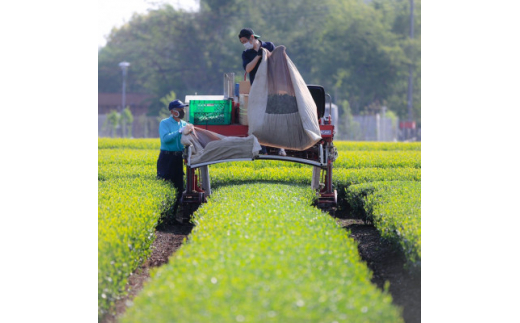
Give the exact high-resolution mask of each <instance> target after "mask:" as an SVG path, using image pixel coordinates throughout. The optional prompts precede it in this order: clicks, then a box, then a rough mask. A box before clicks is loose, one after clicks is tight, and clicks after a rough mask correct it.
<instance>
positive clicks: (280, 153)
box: [278, 148, 287, 156]
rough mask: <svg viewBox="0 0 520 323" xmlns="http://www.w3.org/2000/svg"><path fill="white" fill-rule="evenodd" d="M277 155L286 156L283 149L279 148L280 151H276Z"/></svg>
mask: <svg viewBox="0 0 520 323" xmlns="http://www.w3.org/2000/svg"><path fill="white" fill-rule="evenodd" d="M278 155H280V156H287V153H286V152H285V149H283V148H280V150H279V151H278Z"/></svg>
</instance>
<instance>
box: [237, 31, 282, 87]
mask: <svg viewBox="0 0 520 323" xmlns="http://www.w3.org/2000/svg"><path fill="white" fill-rule="evenodd" d="M238 39H239V40H240V42H241V43H242V44H243V45H244V47H245V50H244V51H243V52H242V65H243V67H244V70H245V71H246V73H249V81H250V82H251V85H253V81H254V80H255V75H256V71H257V70H258V66H260V62H261V61H262V51H261V50H260V48H265V49H267V51H268V54H267V55H268V56H267V57H269V56H270V52H272V51H273V50H274V44H273V43H271V42H263V41H261V40H260V36H258V35H256V34H255V32H254V31H253V29H251V28H244V29H242V30H241V31H240V34H238Z"/></svg>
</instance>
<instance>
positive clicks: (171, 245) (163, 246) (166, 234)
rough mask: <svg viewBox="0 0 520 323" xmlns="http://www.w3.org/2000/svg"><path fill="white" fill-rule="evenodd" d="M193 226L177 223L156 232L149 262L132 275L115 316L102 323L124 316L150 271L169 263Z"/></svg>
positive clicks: (159, 228) (117, 303) (114, 320)
mask: <svg viewBox="0 0 520 323" xmlns="http://www.w3.org/2000/svg"><path fill="white" fill-rule="evenodd" d="M192 229H193V225H191V224H179V223H177V222H175V221H172V222H171V223H162V224H160V225H159V226H158V227H157V229H156V231H155V234H156V238H155V241H154V243H153V245H152V254H151V255H150V257H149V258H148V260H147V261H146V262H145V263H143V264H142V265H141V266H140V267H139V268H137V270H136V271H135V272H134V273H132V275H131V276H130V278H129V279H128V283H127V285H126V290H127V295H126V296H123V297H122V298H121V299H119V300H118V301H117V302H116V305H115V311H116V313H115V315H106V316H105V317H104V318H103V320H101V323H115V322H117V318H118V317H120V316H121V315H123V314H124V312H125V310H126V307H127V306H128V305H130V304H132V300H133V299H134V297H135V296H136V295H137V294H138V293H139V291H140V290H141V289H142V288H143V285H144V284H145V283H146V282H147V281H148V280H149V279H150V269H151V268H154V267H159V266H162V265H164V264H166V263H168V259H169V258H170V256H171V255H173V254H174V253H175V251H176V250H177V249H179V247H180V246H181V245H182V243H183V241H184V239H185V238H186V239H187V238H188V235H189V234H190V233H191V230H192Z"/></svg>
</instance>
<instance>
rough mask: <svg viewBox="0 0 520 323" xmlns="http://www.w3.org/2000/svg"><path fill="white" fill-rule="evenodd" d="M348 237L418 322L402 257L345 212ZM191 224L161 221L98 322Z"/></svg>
mask: <svg viewBox="0 0 520 323" xmlns="http://www.w3.org/2000/svg"><path fill="white" fill-rule="evenodd" d="M336 221H337V222H338V224H340V225H341V226H342V227H343V228H345V229H346V230H349V231H350V233H351V237H352V238H353V239H354V240H356V241H357V242H358V250H359V254H360V255H361V257H362V258H363V260H364V261H365V262H366V263H367V265H368V267H369V268H370V269H371V270H372V271H373V277H372V282H373V283H374V284H376V285H377V286H378V287H379V288H380V289H383V288H384V284H385V282H386V281H388V282H389V283H390V288H389V291H390V293H391V295H392V298H393V303H394V305H396V306H398V307H400V308H402V309H403V318H404V321H405V322H406V323H418V322H421V279H420V275H419V276H417V275H415V276H413V275H411V274H410V273H408V272H407V271H406V270H405V269H404V263H405V260H404V257H403V256H402V254H401V253H400V252H399V251H396V250H395V248H393V247H392V246H391V245H390V244H389V243H388V242H386V241H384V240H383V239H381V236H380V235H379V232H377V229H376V228H375V227H374V226H373V225H369V224H365V223H364V222H363V221H362V220H359V219H353V218H349V217H348V215H346V216H341V214H339V217H337V218H336ZM192 229H193V226H192V225H190V224H163V225H161V226H159V227H158V228H157V231H156V235H157V237H156V239H155V242H154V243H153V246H152V250H153V251H152V254H151V256H150V258H149V259H148V260H147V261H146V262H145V263H144V264H143V265H141V266H140V267H139V268H138V269H137V270H136V271H135V272H134V273H133V274H132V275H131V276H130V279H129V282H128V284H127V291H128V295H127V296H125V297H123V298H122V299H120V300H119V301H118V302H117V303H116V306H115V308H116V315H107V316H105V317H104V318H103V320H102V321H101V323H115V322H117V318H118V317H120V316H121V315H123V314H124V312H125V310H126V308H127V306H128V305H130V304H132V300H133V298H134V297H135V295H137V294H138V293H139V291H140V290H141V289H142V288H143V284H144V283H145V282H146V281H147V280H149V279H150V269H151V268H153V267H159V266H161V265H163V264H166V263H167V262H168V258H169V257H170V256H171V255H172V254H173V253H174V252H175V251H176V250H177V249H178V248H179V247H180V246H181V245H182V242H183V240H184V239H185V238H187V237H188V235H189V234H190V233H191V230H192Z"/></svg>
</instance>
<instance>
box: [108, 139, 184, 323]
mask: <svg viewBox="0 0 520 323" xmlns="http://www.w3.org/2000/svg"><path fill="white" fill-rule="evenodd" d="M129 140H130V139H126V141H129ZM100 141H103V142H104V144H105V145H106V146H111V147H112V148H111V149H99V150H98V165H99V166H98V316H99V317H102V316H103V315H105V314H106V313H107V312H108V311H110V310H111V309H113V305H114V302H115V300H117V299H118V298H119V297H120V296H121V295H122V294H124V293H125V285H126V283H127V281H128V276H129V275H130V274H131V273H132V272H133V271H134V270H135V269H136V268H137V266H138V265H139V264H140V263H141V262H143V261H144V260H145V259H146V258H147V257H148V256H149V254H150V246H151V244H152V243H153V241H154V240H155V227H156V225H157V222H158V220H159V218H160V216H161V214H162V213H163V212H164V211H165V210H167V209H169V208H170V207H171V206H172V205H173V203H174V201H175V189H174V188H173V186H172V185H171V184H169V183H167V182H164V181H161V180H157V179H156V178H155V175H156V166H155V161H156V159H157V155H158V152H157V151H155V150H148V151H147V150H135V149H134V150H131V149H115V148H114V146H113V144H114V143H112V144H111V142H112V141H113V142H121V141H125V140H121V139H111V140H101V139H100ZM132 142H134V141H132ZM154 160H155V161H154Z"/></svg>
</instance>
